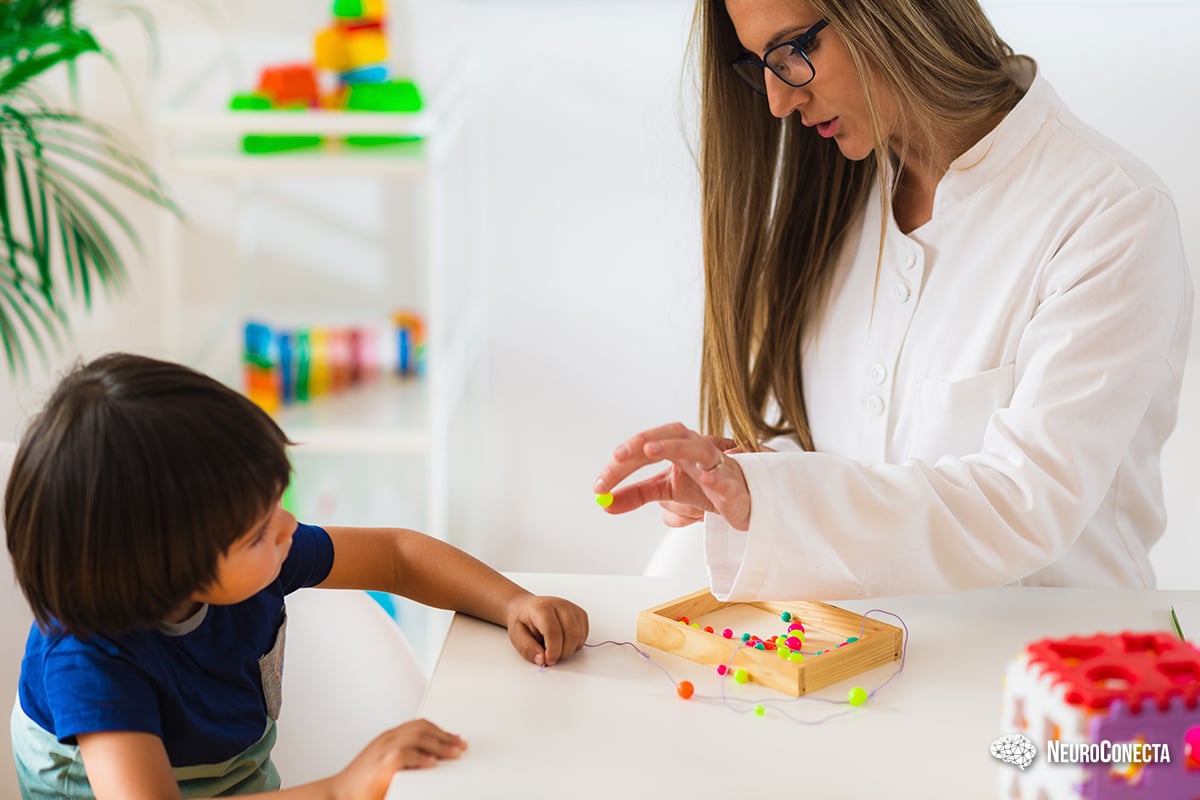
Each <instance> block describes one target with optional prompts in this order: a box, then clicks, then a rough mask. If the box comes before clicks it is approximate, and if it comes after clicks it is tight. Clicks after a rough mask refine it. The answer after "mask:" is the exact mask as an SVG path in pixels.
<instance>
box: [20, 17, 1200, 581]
mask: <svg viewBox="0 0 1200 800" xmlns="http://www.w3.org/2000/svg"><path fill="white" fill-rule="evenodd" d="M112 5H115V4H112ZM145 5H146V6H147V7H151V11H152V15H153V18H154V20H155V25H156V27H155V29H154V31H153V33H152V34H151V35H150V36H148V35H147V33H146V31H145V29H144V28H143V26H142V25H141V24H140V23H139V22H138V21H137V19H133V18H130V17H129V16H128V15H125V16H122V15H112V14H102V13H100V7H102V6H103V3H102V2H101V0H96V2H95V3H94V4H93V3H89V0H83V1H82V2H80V3H79V7H80V17H81V20H82V15H83V13H84V10H85V9H89V11H88V13H89V14H93V17H94V21H93V22H89V25H90V27H91V29H92V30H93V32H94V33H95V34H96V37H97V39H99V40H100V41H101V43H102V44H104V45H105V46H106V47H107V49H109V50H110V51H111V52H112V53H114V54H115V55H116V62H117V65H116V67H115V68H114V67H113V66H112V65H109V64H107V63H105V62H104V61H103V60H101V59H99V58H82V59H80V60H79V62H78V69H77V94H78V98H79V102H80V110H81V112H82V113H84V114H86V115H88V116H90V117H91V118H93V119H96V120H99V121H101V122H103V123H105V124H107V125H110V126H112V127H113V128H115V129H117V130H119V131H121V132H122V133H123V134H124V135H125V136H127V137H128V138H129V139H130V140H131V142H132V143H133V146H134V147H135V148H136V150H137V152H139V153H141V154H143V155H144V156H145V157H146V158H147V159H148V160H149V161H150V163H152V164H153V165H155V166H156V168H158V169H159V170H160V172H161V175H162V177H163V179H164V180H165V181H166V182H167V186H168V188H169V190H170V192H171V193H172V196H173V197H174V198H175V200H176V202H177V203H178V204H179V206H180V208H181V210H182V212H183V215H184V222H183V223H180V222H179V221H178V220H176V219H174V218H172V217H171V216H170V215H168V214H166V213H165V212H163V211H162V210H161V209H157V208H155V207H154V206H153V205H151V204H149V203H146V202H144V201H138V200H137V199H136V198H131V197H127V196H124V195H117V194H114V195H113V197H114V202H116V203H118V204H119V206H120V207H121V208H122V209H123V210H124V212H125V213H126V214H127V215H128V216H129V218H130V219H131V220H132V221H133V223H134V226H135V227H136V229H137V231H138V233H139V235H140V236H141V238H142V241H143V246H144V255H140V256H139V255H138V254H137V253H136V252H134V251H133V250H132V249H131V250H130V251H129V253H128V264H129V273H130V280H129V285H128V287H127V290H126V291H125V292H123V293H119V294H115V295H113V296H111V297H109V296H105V295H104V294H103V293H102V294H101V295H100V296H99V297H98V299H97V301H96V303H95V307H94V308H93V309H92V311H91V312H90V313H88V314H82V313H76V314H73V315H72V318H73V323H72V335H71V336H70V337H69V339H68V340H67V341H66V342H65V343H64V345H63V347H62V348H61V349H60V350H58V351H54V352H52V354H51V359H50V361H51V363H50V364H48V365H42V364H40V363H38V362H37V359H36V358H34V359H33V360H32V361H31V364H30V367H29V368H28V371H27V373H26V374H25V375H22V376H15V377H14V376H12V375H9V374H7V373H6V372H2V373H0V383H2V384H3V387H4V388H3V390H2V391H0V438H16V437H18V436H19V435H20V432H21V430H22V426H23V424H24V422H25V420H26V419H27V418H28V416H29V414H31V413H32V412H34V411H35V410H36V409H37V408H38V406H39V405H40V403H41V402H42V400H43V399H44V398H45V396H46V392H47V389H48V387H49V386H51V385H52V383H53V381H54V380H55V378H56V377H57V376H58V375H59V374H61V372H62V370H63V369H65V368H66V367H67V366H68V365H69V364H70V363H72V362H73V361H74V360H75V359H76V358H78V357H81V356H82V357H85V358H86V357H90V356H94V355H97V354H99V353H102V352H105V351H109V350H114V349H121V350H132V351H137V352H142V353H146V354H150V355H157V356H165V357H173V358H175V357H177V358H183V359H184V360H187V361H188V362H189V363H193V364H195V365H196V366H198V367H200V368H202V369H205V370H208V371H210V372H212V373H213V374H215V375H218V376H220V377H221V378H222V379H224V380H228V381H229V382H231V383H233V384H235V385H239V386H241V381H242V380H243V372H244V369H245V362H244V359H243V351H242V341H241V336H242V327H241V326H242V324H243V323H244V322H245V321H247V320H249V319H258V320H262V321H264V322H266V323H268V324H272V325H276V326H286V327H290V328H291V329H293V330H295V329H298V328H304V327H308V326H314V327H315V326H320V325H330V326H337V325H351V326H362V327H364V328H366V327H370V326H376V329H377V330H384V331H385V332H384V333H383V334H381V336H383V337H384V338H385V339H388V340H389V341H390V340H391V339H390V337H392V336H393V334H394V332H393V331H391V329H388V328H387V326H388V325H389V324H390V315H391V313H392V312H393V311H395V310H397V309H416V310H417V311H418V312H419V313H420V314H421V315H422V317H423V319H424V324H425V325H426V326H427V331H426V333H427V334H428V336H429V341H428V342H427V344H428V347H427V350H426V351H425V353H424V358H425V359H426V368H425V369H426V372H425V374H423V375H419V376H414V377H412V378H408V379H405V380H403V381H399V382H398V383H397V382H396V381H395V380H393V379H387V378H381V380H383V381H384V383H385V386H384V388H383V389H382V390H380V389H379V388H378V387H376V388H369V389H367V390H365V391H366V392H367V393H366V394H362V393H360V394H358V395H355V394H354V393H355V392H356V391H359V390H358V389H355V388H350V389H347V390H346V392H345V393H344V394H343V395H341V396H338V397H330V398H328V399H322V400H319V401H318V400H317V399H315V398H314V399H313V400H312V401H311V404H312V406H313V409H316V408H317V406H318V403H325V404H326V405H324V406H322V408H324V409H329V413H328V414H325V412H324V411H316V410H309V411H305V410H303V409H301V410H300V411H299V412H297V411H296V410H295V409H292V410H283V411H282V412H281V414H282V415H284V416H283V417H281V418H284V419H285V420H287V422H285V425H287V424H289V423H294V424H295V425H296V426H297V427H296V428H295V429H292V428H289V431H292V430H299V431H301V433H300V434H295V433H294V438H297V439H299V440H301V441H305V440H308V441H309V442H310V444H312V445H313V447H311V448H310V449H308V450H306V449H305V448H306V447H307V446H308V445H304V446H301V447H299V448H297V451H296V466H297V480H296V485H295V487H294V492H293V496H292V502H293V503H294V504H295V505H296V508H297V509H298V511H299V512H300V513H301V514H302V515H304V516H306V517H307V518H309V519H310V520H311V521H314V522H328V521H337V522H343V523H359V524H399V525H405V526H410V527H416V528H422V529H431V528H437V531H438V532H439V534H440V535H444V536H445V537H446V538H448V539H449V540H450V541H452V542H454V543H455V544H458V545H459V546H462V547H464V548H466V549H468V550H470V551H471V552H472V553H474V554H475V555H477V556H479V557H480V558H483V559H484V560H486V561H488V562H489V563H491V564H493V565H494V566H496V567H497V568H500V569H504V570H517V571H555V572H598V573H640V572H642V571H643V570H644V569H645V568H646V565H647V563H648V561H649V560H650V558H651V556H652V554H653V552H654V550H655V548H656V547H657V546H658V545H659V544H660V542H661V541H663V539H664V538H665V537H667V536H670V535H673V534H670V533H668V532H667V531H666V529H665V528H663V527H662V525H661V524H660V522H659V519H658V514H657V511H656V510H655V509H644V510H642V511H640V512H637V513H633V514H630V515H628V516H625V517H621V518H610V517H608V516H606V515H605V514H604V513H603V512H601V511H600V510H599V509H598V508H597V507H596V505H595V502H594V500H593V495H592V492H591V488H590V487H591V485H592V482H593V480H594V479H595V477H596V474H597V472H598V470H599V469H600V467H601V466H602V465H603V464H604V463H605V462H606V460H607V459H608V457H609V455H610V453H611V451H612V449H613V447H614V446H615V445H616V444H618V443H619V442H620V441H622V440H623V439H624V438H626V437H628V436H629V435H631V434H633V433H635V432H637V431H639V430H642V429H644V428H647V427H650V426H653V425H657V424H660V423H663V422H668V421H673V420H680V421H683V422H684V423H686V424H688V425H695V424H696V422H697V402H698V400H697V398H698V391H697V382H698V365H699V351H700V325H701V308H702V299H701V290H702V278H701V264H700V260H699V241H698V236H699V227H698V220H697V217H698V201H697V180H696V174H695V166H694V162H693V158H692V142H693V139H694V130H695V124H694V118H695V104H694V102H693V86H692V83H691V76H690V74H689V72H688V70H687V69H686V67H685V46H686V43H687V39H688V35H689V29H690V24H691V15H692V10H693V9H692V3H691V2H689V0H406V1H405V2H397V0H392V2H391V3H390V4H389V11H388V14H389V24H388V27H387V44H388V64H389V65H390V67H391V69H392V71H393V73H394V75H396V76H399V77H403V78H406V79H411V80H412V81H413V82H414V83H415V84H416V85H417V86H418V87H419V88H420V91H421V94H422V97H423V100H424V103H425V111H426V112H428V115H427V116H426V117H424V118H423V119H424V120H425V121H426V122H427V123H428V125H429V127H428V129H425V130H424V131H423V135H424V139H423V140H422V143H421V144H420V145H419V146H420V148H422V149H419V150H417V151H413V150H405V151H404V152H403V153H402V154H399V155H395V156H394V158H395V159H396V162H395V163H393V162H388V161H387V159H389V158H392V156H390V155H389V154H388V152H389V151H388V150H387V149H386V148H375V149H369V150H368V151H367V155H366V156H362V157H361V158H360V161H358V162H356V161H355V160H354V159H355V158H356V157H357V156H354V155H353V154H347V153H345V152H341V151H337V152H334V153H325V154H324V155H321V154H317V155H313V154H311V153H310V154H307V155H305V154H303V153H293V154H282V155H283V156H284V157H280V158H276V155H277V154H271V155H269V156H261V157H250V156H241V155H240V154H239V153H238V152H236V146H237V144H238V141H236V140H235V139H234V138H231V137H232V135H231V134H230V132H229V131H230V129H229V128H228V126H227V123H228V119H227V117H228V116H229V115H228V114H225V113H224V109H225V108H226V107H227V106H228V103H229V101H230V98H231V97H232V96H233V95H234V94H236V93H242V92H248V91H251V90H252V89H253V88H254V86H255V83H256V81H257V80H258V76H259V74H260V71H261V70H262V68H263V67H265V66H268V65H271V64H278V63H286V62H302V61H307V60H311V59H312V53H313V41H314V35H315V33H316V32H317V31H319V30H321V29H322V28H324V27H326V26H328V25H329V24H330V5H331V3H330V0H286V1H285V0H260V2H256V3H241V2H235V1H234V0H193V1H192V2H187V1H185V0H175V1H174V2H157V1H156V2H155V3H153V4H145ZM984 6H985V7H986V9H987V11H988V12H989V13H990V14H991V16H992V18H993V20H994V21H995V23H996V25H997V27H998V28H999V30H1000V32H1001V34H1002V35H1003V36H1004V37H1005V38H1006V39H1007V40H1008V41H1009V42H1010V43H1011V44H1012V45H1013V46H1014V48H1016V49H1017V50H1018V51H1019V52H1023V53H1027V54H1030V55H1032V56H1034V57H1035V58H1037V60H1038V62H1039V64H1040V69H1041V71H1042V73H1043V74H1044V75H1045V76H1046V77H1048V79H1049V80H1050V81H1051V82H1052V84H1053V85H1054V86H1055V87H1056V89H1057V90H1058V92H1059V93H1060V95H1062V96H1063V98H1064V99H1065V100H1066V101H1067V103H1068V104H1069V105H1070V106H1071V107H1072V108H1073V109H1074V111H1075V112H1076V113H1077V114H1078V115H1079V116H1080V117H1082V118H1083V119H1084V120H1086V121H1088V122H1090V123H1091V124H1093V125H1094V126H1096V127H1097V128H1099V129H1100V130H1101V131H1102V132H1104V133H1106V134H1107V135H1109V136H1110V137H1112V138H1114V139H1115V140H1116V141H1117V142H1119V143H1120V144H1122V145H1123V146H1124V147H1126V148H1127V149H1129V150H1131V151H1132V152H1134V153H1135V154H1137V155H1138V156H1140V157H1141V158H1143V159H1144V160H1146V161H1148V162H1149V163H1150V164H1151V165H1152V166H1153V167H1154V168H1155V169H1156V170H1157V171H1158V172H1159V174H1160V175H1162V177H1163V178H1164V179H1165V181H1166V183H1167V184H1168V185H1169V186H1170V187H1171V189H1172V190H1173V192H1174V194H1175V197H1176V200H1177V203H1178V207H1179V212H1180V217H1181V219H1182V222H1183V228H1184V233H1185V237H1186V245H1187V248H1188V253H1189V259H1190V263H1191V265H1192V269H1193V272H1194V274H1195V275H1196V279H1197V282H1198V283H1200V154H1198V151H1197V148H1196V147H1195V141H1196V139H1197V135H1198V134H1200V107H1198V104H1197V101H1198V100H1200V71H1198V70H1196V68H1195V59H1194V53H1193V52H1192V50H1191V48H1192V46H1193V44H1192V42H1191V38H1190V37H1189V36H1186V35H1184V33H1183V32H1184V31H1193V30H1197V29H1198V28H1200V3H1197V2H1194V1H1193V0H1177V1H1176V2H1166V1H1163V2H1154V0H1138V1H1137V2H1117V1H1116V0H1111V1H1110V0H1090V1H1089V0H1036V2H1035V1H1034V0H1029V2H1022V1H1020V0H989V1H988V2H985V3H984ZM47 91H48V92H49V93H51V94H54V93H58V94H61V96H63V97H67V96H68V95H69V87H68V85H67V81H66V79H65V78H64V77H62V76H56V77H55V78H53V79H51V80H50V81H48V89H47ZM223 126H225V127H223ZM210 129H211V131H212V136H211V137H209V140H207V141H206V140H205V137H204V135H203V134H205V132H206V131H209V130H210ZM293 133H294V131H293ZM239 136H240V134H239ZM231 141H232V142H233V148H232V149H230V147H229V145H230V142H231ZM214 142H216V144H214ZM443 143H447V144H446V146H445V147H444V148H443V146H442V145H443ZM205 148H209V149H208V150H205ZM221 148H225V149H224V150H222V149H221ZM401 149H403V148H401ZM414 153H415V154H414ZM253 158H270V159H276V160H275V161H274V162H272V163H271V165H270V167H268V168H262V169H260V166H261V163H262V162H253V161H252V159H253ZM247 159H251V161H249V162H248V161H247ZM410 162H411V163H410ZM405 164H409V165H410V166H412V169H409V167H408V166H405ZM122 246H124V245H122ZM982 255H983V257H987V254H982ZM431 265H432V266H433V267H435V268H436V270H437V272H436V273H435V275H434V276H431V275H430V271H429V270H430V267H431ZM431 287H432V288H431ZM468 297H469V298H473V299H472V301H471V303H473V304H474V305H471V304H468V302H467V298H468ZM468 309H472V310H468ZM468 320H470V322H469V323H468ZM467 328H470V333H469V335H467V334H463V336H464V337H465V339H466V343H465V344H462V345H461V353H459V355H458V356H456V357H455V358H454V359H452V358H451V354H450V353H449V352H448V349H449V348H452V347H458V346H459V345H458V344H455V342H456V341H457V340H456V339H455V337H456V335H457V334H458V333H461V331H462V330H465V329H467ZM1197 336H1198V337H1200V326H1197ZM439 337H440V338H439ZM1198 345H1200V343H1195V342H1194V344H1193V347H1192V353H1191V363H1190V365H1189V370H1188V372H1187V374H1186V376H1185V389H1184V396H1183V401H1182V411H1181V417H1180V423H1179V427H1178V429H1177V431H1176V434H1175V436H1174V438H1173V440H1172V441H1171V443H1170V444H1169V446H1168V448H1167V451H1166V454H1165V459H1164V470H1165V475H1166V491H1167V501H1168V512H1169V515H1170V518H1169V523H1168V530H1167V534H1166V536H1165V538H1164V540H1163V542H1162V543H1161V544H1160V546H1159V547H1158V548H1157V550H1156V551H1155V552H1154V554H1153V556H1154V561H1155V564H1156V566H1157V568H1158V572H1159V576H1160V583H1161V585H1162V586H1164V587H1167V588H1200V572H1198V570H1197V566H1196V565H1197V564H1200V540H1198V536H1197V534H1198V533H1200V500H1198V499H1197V498H1198V497H1200V492H1197V491H1196V488H1197V485H1196V484H1197V481H1196V476H1197V475H1200V454H1198V452H1200V448H1197V444H1200V368H1198V365H1197V364H1196V361H1197V360H1198V359H1200V346H1198ZM438 346H440V347H442V351H441V352H439V350H438ZM452 360H453V363H451V362H452ZM439 370H442V371H441V372H440V373H439ZM451 372H453V373H454V374H453V375H451V374H450V373H451ZM389 381H390V383H389ZM396 387H399V388H396ZM443 401H444V402H443ZM431 402H433V403H437V402H441V403H442V405H441V406H438V407H437V408H435V409H433V410H431V409H430V408H429V407H428V403H431ZM289 414H290V415H291V416H286V415H289ZM377 425H378V426H379V427H376V426H377ZM410 434H411V436H410ZM406 437H408V438H406ZM431 484H432V487H431ZM697 579H698V580H702V579H703V578H702V575H700V574H698V575H697Z"/></svg>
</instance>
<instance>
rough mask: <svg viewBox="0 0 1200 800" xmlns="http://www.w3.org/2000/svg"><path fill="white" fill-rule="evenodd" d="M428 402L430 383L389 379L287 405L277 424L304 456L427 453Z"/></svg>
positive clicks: (277, 413) (420, 380) (416, 380)
mask: <svg viewBox="0 0 1200 800" xmlns="http://www.w3.org/2000/svg"><path fill="white" fill-rule="evenodd" d="M428 401H429V389H428V381H426V380H424V379H422V378H400V377H396V376H391V375H388V376H380V377H379V378H377V379H376V380H375V382H374V383H371V384H366V385H363V386H356V387H352V388H349V389H346V390H344V391H343V392H341V393H340V394H335V395H326V396H323V397H320V398H318V399H315V400H311V401H309V402H308V403H303V404H296V405H291V406H288V407H286V408H284V409H282V410H280V411H278V412H276V414H275V420H276V422H278V423H279V426H280V427H281V428H283V431H284V433H286V434H287V436H288V438H289V439H291V440H292V441H293V442H295V443H296V445H297V450H299V451H301V452H304V453H315V452H354V453H426V452H428V450H429V446H430V435H429V402H428Z"/></svg>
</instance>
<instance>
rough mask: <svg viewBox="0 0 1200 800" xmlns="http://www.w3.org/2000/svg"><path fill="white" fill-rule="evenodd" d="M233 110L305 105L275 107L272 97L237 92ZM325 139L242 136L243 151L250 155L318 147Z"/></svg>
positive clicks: (232, 102) (295, 136) (260, 135)
mask: <svg viewBox="0 0 1200 800" xmlns="http://www.w3.org/2000/svg"><path fill="white" fill-rule="evenodd" d="M229 108H230V109H231V110H233V111H303V110H304V107H303V106H293V107H292V108H274V107H273V106H272V104H271V101H270V99H269V98H268V97H267V96H266V95H263V94H260V93H257V92H253V93H246V94H236V95H234V96H233V99H231V100H230V101H229ZM322 141H323V139H322V137H320V136H316V135H306V134H294V133H290V134H273V133H251V134H248V135H246V136H243V137H242V152H244V153H246V154H248V155H261V154H264V153H286V152H290V151H292V150H302V149H304V148H307V147H316V146H318V145H320V144H321V142H322Z"/></svg>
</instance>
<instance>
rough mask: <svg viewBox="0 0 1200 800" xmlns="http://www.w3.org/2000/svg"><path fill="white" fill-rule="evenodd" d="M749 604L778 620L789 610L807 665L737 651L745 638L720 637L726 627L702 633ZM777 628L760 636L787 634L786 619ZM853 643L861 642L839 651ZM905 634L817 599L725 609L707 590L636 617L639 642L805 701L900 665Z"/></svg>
mask: <svg viewBox="0 0 1200 800" xmlns="http://www.w3.org/2000/svg"><path fill="white" fill-rule="evenodd" d="M738 606H745V607H749V608H754V609H758V610H760V611H765V612H767V613H769V614H773V615H774V616H775V617H776V618H779V616H780V615H781V614H782V613H783V612H785V611H788V612H791V614H792V616H793V617H796V618H799V620H800V621H801V623H802V624H803V625H804V627H805V629H806V637H807V638H806V639H805V646H804V652H805V657H804V661H801V662H793V661H788V660H786V659H783V658H781V657H780V656H779V655H778V654H777V653H776V652H775V651H774V650H756V649H755V648H753V647H744V646H743V647H736V651H735V646H736V645H737V643H738V641H740V634H739V633H736V632H735V636H734V639H726V638H725V637H724V636H722V635H721V630H722V627H724V626H722V625H717V624H715V623H708V624H712V625H713V628H714V629H715V631H716V632H715V633H707V632H706V631H704V630H702V628H703V627H704V626H705V624H706V623H705V621H704V619H703V618H704V617H705V616H706V615H710V614H714V612H719V611H722V610H723V609H731V608H736V607H738ZM680 617H687V618H688V619H689V621H691V622H698V623H699V624H700V626H701V629H697V628H693V627H691V626H690V625H684V624H682V623H681V622H680V621H679V619H680ZM778 621H779V628H778V629H775V630H770V631H763V632H756V633H759V635H763V636H764V638H765V635H767V634H770V635H775V634H777V633H781V632H782V631H783V630H785V629H786V627H787V625H786V623H784V622H783V621H782V620H781V619H780V620H778ZM850 637H857V639H858V640H857V641H854V642H850V643H849V644H846V645H842V646H839V645H841V643H842V642H845V641H846V640H847V639H849V638H850ZM903 639H904V634H903V631H902V630H901V629H900V628H897V627H896V626H894V625H888V624H886V623H883V622H879V621H878V620H875V619H870V618H866V617H863V616H862V615H861V614H855V613H853V612H851V611H846V610H845V609H842V608H838V607H837V606H831V605H829V604H828V603H820V602H816V601H795V602H790V603H723V602H721V601H720V600H717V599H716V598H715V597H713V596H712V594H711V593H709V591H708V590H707V589H701V590H700V591H698V592H693V593H692V594H689V595H685V596H683V597H679V598H676V599H675V600H671V601H670V602H667V603H663V604H662V605H660V606H655V607H654V608H648V609H646V610H645V611H642V612H640V613H639V614H638V621H637V640H638V641H639V642H641V643H642V644H647V645H650V646H651V647H656V648H658V649H659V650H664V651H666V652H668V653H671V654H673V655H677V656H682V657H683V658H687V659H691V660H692V661H698V662H700V663H701V664H731V658H732V665H731V668H732V669H738V668H742V669H745V670H746V671H747V673H749V676H750V680H752V681H755V682H756V683H760V684H762V685H764V686H769V687H770V688H772V689H776V690H778V691H781V692H786V693H787V694H790V695H793V696H795V697H800V696H801V695H804V694H807V693H809V692H813V691H816V690H817V689H821V688H824V687H826V686H829V685H831V684H834V683H837V682H838V681H843V680H845V679H847V678H850V677H853V676H855V675H858V674H859V673H861V672H865V671H867V670H869V669H873V668H874V667H879V666H882V665H884V664H887V663H890V662H892V661H897V660H899V658H900V655H901V652H902V645H903ZM825 649H828V650H829V652H827V653H824V654H822V655H809V654H808V653H809V652H810V651H811V650H825Z"/></svg>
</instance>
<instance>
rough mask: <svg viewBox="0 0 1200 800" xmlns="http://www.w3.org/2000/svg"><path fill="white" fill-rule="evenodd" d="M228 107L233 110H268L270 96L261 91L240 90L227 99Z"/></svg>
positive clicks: (269, 107) (269, 108)
mask: <svg viewBox="0 0 1200 800" xmlns="http://www.w3.org/2000/svg"><path fill="white" fill-rule="evenodd" d="M229 108H230V109H231V110H233V111H270V110H271V98H269V97H267V96H266V95H265V94H262V93H261V92H242V93H239V94H235V95H234V96H233V97H232V98H231V99H230V100H229Z"/></svg>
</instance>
